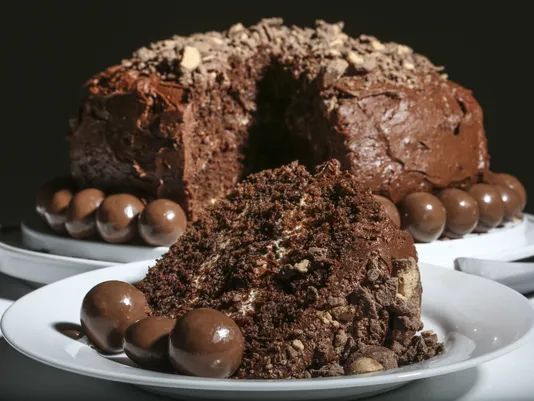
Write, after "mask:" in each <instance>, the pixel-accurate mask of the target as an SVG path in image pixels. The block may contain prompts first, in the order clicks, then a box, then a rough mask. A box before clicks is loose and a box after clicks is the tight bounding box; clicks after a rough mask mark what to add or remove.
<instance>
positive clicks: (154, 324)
mask: <svg viewBox="0 0 534 401" xmlns="http://www.w3.org/2000/svg"><path fill="white" fill-rule="evenodd" d="M175 324H176V320H175V319H170V318H167V317H162V316H151V317H147V318H145V319H142V320H139V321H138V322H136V323H134V324H132V325H131V326H130V327H128V329H127V330H126V333H125V334H124V352H125V353H126V355H128V357H129V358H130V359H131V360H132V361H134V362H135V363H137V364H138V365H139V366H141V367H143V368H147V369H156V370H170V368H171V364H170V361H169V333H170V332H171V330H172V329H173V327H174V325H175Z"/></svg>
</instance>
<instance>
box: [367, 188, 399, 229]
mask: <svg viewBox="0 0 534 401" xmlns="http://www.w3.org/2000/svg"><path fill="white" fill-rule="evenodd" d="M373 197H374V198H375V200H376V201H378V203H380V204H381V205H382V207H383V208H384V210H385V211H386V214H387V216H388V217H389V218H390V219H391V221H392V222H393V224H395V225H396V226H397V227H400V225H401V218H400V214H399V210H398V209H397V206H395V204H394V203H393V202H391V201H390V200H389V199H388V198H385V197H383V196H380V195H373Z"/></svg>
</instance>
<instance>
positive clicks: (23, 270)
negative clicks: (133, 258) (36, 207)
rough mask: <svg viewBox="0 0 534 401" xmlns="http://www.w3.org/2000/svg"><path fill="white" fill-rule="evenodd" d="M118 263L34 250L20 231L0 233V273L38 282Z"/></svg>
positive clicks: (41, 282)
mask: <svg viewBox="0 0 534 401" xmlns="http://www.w3.org/2000/svg"><path fill="white" fill-rule="evenodd" d="M115 264H116V262H110V261H106V260H95V259H83V258H72V257H68V256H59V255H53V254H49V253H44V252H36V251H32V250H29V249H26V248H25V247H24V245H23V244H22V240H21V234H20V232H11V233H1V234H0V272H2V273H4V274H7V275H9V276H12V277H15V278H18V279H21V280H25V281H29V282H31V283H33V284H36V285H42V284H48V283H52V282H54V281H58V280H61V279H64V278H66V277H70V276H73V275H75V274H79V273H85V272H87V271H91V270H95V269H100V268H102V267H108V266H111V265H115Z"/></svg>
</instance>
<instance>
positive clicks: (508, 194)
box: [495, 185, 523, 220]
mask: <svg viewBox="0 0 534 401" xmlns="http://www.w3.org/2000/svg"><path fill="white" fill-rule="evenodd" d="M495 187H496V188H497V190H498V191H499V192H500V194H501V201H502V205H503V208H504V216H503V219H504V220H512V219H513V218H514V217H520V216H521V211H522V210H523V209H522V207H521V205H522V200H521V198H520V196H519V194H518V193H517V191H516V190H514V189H512V188H510V187H506V186H504V185H495Z"/></svg>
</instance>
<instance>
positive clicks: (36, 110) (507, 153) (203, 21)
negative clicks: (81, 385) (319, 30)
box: [0, 0, 534, 223]
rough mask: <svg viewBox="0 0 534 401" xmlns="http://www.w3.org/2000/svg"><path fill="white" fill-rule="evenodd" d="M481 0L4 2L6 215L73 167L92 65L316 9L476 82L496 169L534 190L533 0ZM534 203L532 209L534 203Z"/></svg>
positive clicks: (1, 163) (2, 216)
mask: <svg viewBox="0 0 534 401" xmlns="http://www.w3.org/2000/svg"><path fill="white" fill-rule="evenodd" d="M472 3H474V2H472ZM472 3H471V2H467V1H464V2H435V1H427V2H424V3H420V4H414V3H406V2H404V1H395V2H389V1H375V2H373V3H367V2H361V1H345V2H341V1H333V0H331V1H321V2H312V1H307V2H297V1H293V2H292V1H290V0H286V1H262V2H258V1H248V2H237V1H217V2H206V1H202V2H201V1H194V0H193V1H192V0H190V1H189V2H186V1H172V2H171V1H169V2H164V1H142V2H141V1H129V2H124V1H105V2H104V1H97V2H95V1H93V2H67V1H65V2H50V1H48V2H44V1H39V2H37V1H36V2H17V3H14V2H10V3H8V4H9V5H8V4H6V3H3V5H2V10H1V11H0V12H1V16H0V19H1V23H0V41H1V46H0V49H1V53H0V54H1V56H0V57H1V63H0V68H1V74H0V77H1V78H0V79H1V86H0V90H1V91H2V93H1V96H0V99H1V100H0V101H1V102H2V108H1V110H2V120H1V121H2V125H1V127H0V130H1V132H0V135H1V138H2V140H1V142H0V178H1V182H2V186H1V188H2V197H1V199H2V200H1V204H0V206H1V207H0V222H3V223H15V222H16V221H17V220H18V219H19V218H20V216H21V215H23V214H24V213H25V212H24V211H25V210H27V209H28V208H31V207H32V204H33V197H34V193H35V190H36V188H37V187H38V186H39V185H40V183H42V182H43V181H45V180H46V179H48V178H49V177H52V176H54V175H58V174H64V173H66V172H68V158H67V142H66V139H65V135H66V133H67V121H68V118H69V117H70V116H73V115H75V113H76V109H77V106H78V100H79V97H80V87H81V84H82V83H83V82H84V81H85V80H86V79H87V78H88V77H90V76H91V75H92V74H93V73H95V72H98V71H100V70H102V69H104V68H105V67H107V66H109V65H111V64H115V63H117V62H119V61H120V60H121V59H122V58H125V57H127V56H128V55H129V54H130V53H131V52H132V51H133V50H135V49H136V48H138V47H140V46H142V45H145V44H147V43H149V42H151V41H155V40H158V39H162V38H165V37H167V36H171V35H172V34H174V33H178V34H188V33H191V32H195V31H205V30H220V29H224V28H227V27H228V26H230V25H231V24H233V23H235V22H238V21H241V22H243V23H245V24H251V23H254V22H256V21H258V20H259V19H260V18H262V17H266V16H281V17H283V18H284V19H285V21H286V22H287V23H289V24H299V25H309V24H312V23H313V21H314V20H315V19H317V18H321V19H325V20H327V21H330V22H333V21H339V20H344V21H345V30H346V31H347V32H348V33H349V34H351V35H357V34H359V33H369V34H373V35H376V36H378V37H379V38H380V39H382V40H393V41H397V42H400V43H405V44H408V45H409V46H411V47H413V48H414V49H415V50H416V51H418V52H420V53H423V54H426V55H427V56H428V57H429V58H430V59H431V60H432V61H433V62H434V63H436V64H440V65H446V66H447V72H448V74H449V76H450V77H451V79H453V80H455V81H457V82H459V83H461V84H462V85H464V86H466V87H468V88H471V89H472V90H473V91H474V93H475V95H476V97H477V98H478V100H479V101H480V103H481V104H482V107H483V108H484V110H485V123H486V130H487V135H488V140H489V149H490V153H491V155H492V168H493V169H494V170H495V171H506V172H509V173H512V174H514V175H516V176H518V177H519V178H520V179H521V180H522V181H523V182H524V183H525V184H526V186H527V190H528V191H529V192H530V193H531V194H534V176H533V175H532V174H530V170H531V167H530V163H531V161H532V160H533V159H534V154H533V153H534V152H532V150H531V149H530V145H531V143H532V140H531V139H530V137H531V136H532V135H533V134H534V132H532V131H533V130H532V125H531V120H532V115H533V114H534V110H533V104H534V99H533V97H534V96H533V95H532V93H533V91H532V89H533V88H532V86H533V85H532V83H533V81H532V75H533V70H534V66H533V65H532V64H531V62H530V59H531V56H530V53H531V52H532V51H533V47H534V46H533V45H532V43H531V39H532V37H533V35H532V33H533V29H532V25H533V24H534V22H533V21H531V20H530V19H531V18H530V15H531V14H530V12H529V9H528V8H526V6H523V7H521V6H519V5H514V4H513V3H511V2H504V4H503V2H498V3H499V5H495V6H494V5H490V4H489V3H490V2H486V3H487V4H484V3H482V2H476V3H480V4H472ZM491 3H494V2H491ZM483 4H484V5H483ZM533 198H534V196H533ZM527 209H528V210H529V211H531V212H532V211H534V202H531V203H530V206H529V207H527Z"/></svg>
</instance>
